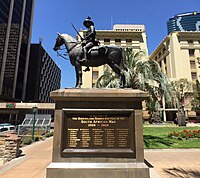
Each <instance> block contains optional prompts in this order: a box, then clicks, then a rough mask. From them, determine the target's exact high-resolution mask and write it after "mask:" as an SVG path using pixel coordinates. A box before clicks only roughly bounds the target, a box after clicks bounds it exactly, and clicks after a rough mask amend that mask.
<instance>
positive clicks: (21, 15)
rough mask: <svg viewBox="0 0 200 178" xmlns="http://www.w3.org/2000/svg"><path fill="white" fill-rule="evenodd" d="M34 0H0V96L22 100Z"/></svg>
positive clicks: (6, 98)
mask: <svg viewBox="0 0 200 178" xmlns="http://www.w3.org/2000/svg"><path fill="white" fill-rule="evenodd" d="M33 12H34V0H0V71H1V72H0V97H1V99H2V98H3V100H9V101H11V100H16V99H18V100H22V101H23V100H24V99H25V92H26V84H27V74H28V64H29V54H30V43H31V33H32V22H33Z"/></svg>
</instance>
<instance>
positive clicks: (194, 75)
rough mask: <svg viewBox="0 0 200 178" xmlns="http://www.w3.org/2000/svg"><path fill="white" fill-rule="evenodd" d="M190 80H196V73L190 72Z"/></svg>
mask: <svg viewBox="0 0 200 178" xmlns="http://www.w3.org/2000/svg"><path fill="white" fill-rule="evenodd" d="M191 76H192V80H197V73H196V72H191Z"/></svg>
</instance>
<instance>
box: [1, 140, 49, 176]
mask: <svg viewBox="0 0 200 178" xmlns="http://www.w3.org/2000/svg"><path fill="white" fill-rule="evenodd" d="M52 140H53V139H52V138H47V139H46V140H45V141H40V142H35V143H34V144H32V145H29V146H26V147H24V148H22V151H23V152H22V153H24V154H25V155H24V156H21V157H20V158H17V159H15V160H12V161H11V162H9V163H7V164H5V165H4V166H2V167H0V178H44V177H45V174H46V167H47V166H48V165H49V163H50V162H51V157H52V145H53V142H52Z"/></svg>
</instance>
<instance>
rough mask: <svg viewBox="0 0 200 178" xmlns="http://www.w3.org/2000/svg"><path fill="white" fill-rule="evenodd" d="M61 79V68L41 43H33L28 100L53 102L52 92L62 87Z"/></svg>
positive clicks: (29, 69) (28, 81)
mask: <svg viewBox="0 0 200 178" xmlns="http://www.w3.org/2000/svg"><path fill="white" fill-rule="evenodd" d="M60 81H61V70H60V68H59V67H58V66H57V65H56V63H55V62H54V61H53V59H52V58H51V57H50V56H49V54H48V53H47V52H46V51H45V49H44V48H43V47H42V45H41V43H39V44H31V51H30V61H29V67H28V80H27V88H26V90H27V91H26V101H27V102H35V103H37V102H43V103H51V102H53V100H52V99H51V98H50V92H51V91H54V90H57V89H59V88H60Z"/></svg>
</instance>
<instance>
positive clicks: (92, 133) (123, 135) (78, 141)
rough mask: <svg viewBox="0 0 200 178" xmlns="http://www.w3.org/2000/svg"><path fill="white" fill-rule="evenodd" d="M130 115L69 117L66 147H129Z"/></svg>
mask: <svg viewBox="0 0 200 178" xmlns="http://www.w3.org/2000/svg"><path fill="white" fill-rule="evenodd" d="M129 119H130V118H129V117H107V116H90V117H69V118H67V143H66V148H81V149H83V148H129V147H130V141H129V140H130V133H129V130H130V128H129V127H130V122H129Z"/></svg>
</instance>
